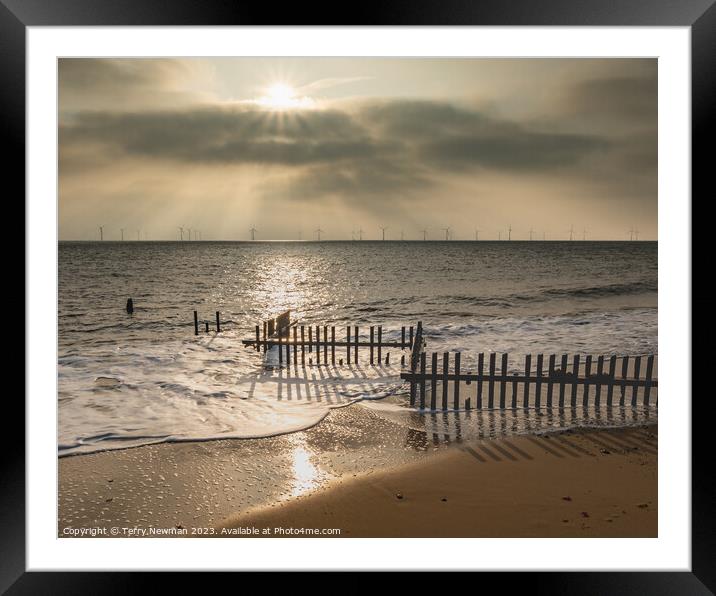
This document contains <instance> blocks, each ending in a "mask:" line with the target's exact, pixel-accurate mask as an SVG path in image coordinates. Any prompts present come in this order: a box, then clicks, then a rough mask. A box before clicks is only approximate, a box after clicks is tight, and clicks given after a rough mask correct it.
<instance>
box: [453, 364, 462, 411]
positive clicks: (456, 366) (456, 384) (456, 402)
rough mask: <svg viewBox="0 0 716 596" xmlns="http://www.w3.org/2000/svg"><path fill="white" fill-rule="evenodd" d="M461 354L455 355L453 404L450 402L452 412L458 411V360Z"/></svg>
mask: <svg viewBox="0 0 716 596" xmlns="http://www.w3.org/2000/svg"><path fill="white" fill-rule="evenodd" d="M461 356H462V354H461V353H460V352H456V353H455V381H454V383H455V385H453V390H454V394H453V402H452V408H453V410H459V409H460V378H459V377H460V358H461Z"/></svg>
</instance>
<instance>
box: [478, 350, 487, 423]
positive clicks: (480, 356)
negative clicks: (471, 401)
mask: <svg viewBox="0 0 716 596" xmlns="http://www.w3.org/2000/svg"><path fill="white" fill-rule="evenodd" d="M484 368H485V354H484V353H483V352H480V353H479V354H478V355H477V376H478V378H477V409H478V410H482V373H483V370H484Z"/></svg>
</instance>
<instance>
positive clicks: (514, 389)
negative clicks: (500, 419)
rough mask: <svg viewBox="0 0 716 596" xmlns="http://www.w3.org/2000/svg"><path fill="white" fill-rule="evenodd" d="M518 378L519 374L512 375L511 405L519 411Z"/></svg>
mask: <svg viewBox="0 0 716 596" xmlns="http://www.w3.org/2000/svg"><path fill="white" fill-rule="evenodd" d="M517 376H518V374H517V373H512V403H511V404H510V405H511V406H512V409H513V410H516V409H517V380H516V379H515V377H517Z"/></svg>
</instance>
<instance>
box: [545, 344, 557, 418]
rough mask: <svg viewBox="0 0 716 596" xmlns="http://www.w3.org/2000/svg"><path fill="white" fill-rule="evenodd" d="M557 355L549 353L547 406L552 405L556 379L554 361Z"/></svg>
mask: <svg viewBox="0 0 716 596" xmlns="http://www.w3.org/2000/svg"><path fill="white" fill-rule="evenodd" d="M555 359H556V356H555V355H554V354H550V355H549V366H548V367H547V407H548V408H551V407H552V393H553V391H554V381H553V380H552V375H553V374H554V362H555Z"/></svg>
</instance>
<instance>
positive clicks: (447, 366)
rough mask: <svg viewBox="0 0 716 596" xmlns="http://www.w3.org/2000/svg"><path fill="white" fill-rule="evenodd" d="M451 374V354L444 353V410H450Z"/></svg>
mask: <svg viewBox="0 0 716 596" xmlns="http://www.w3.org/2000/svg"><path fill="white" fill-rule="evenodd" d="M449 373H450V353H449V352H444V353H443V379H442V381H443V382H442V385H443V395H442V403H441V404H440V405H441V406H442V409H443V410H447V409H448V374H449Z"/></svg>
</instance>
